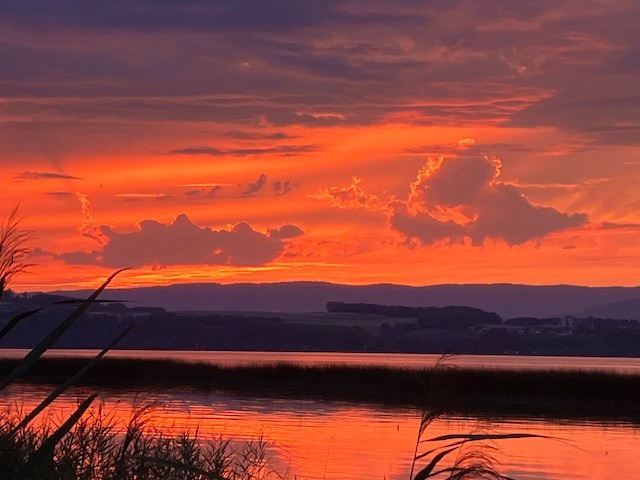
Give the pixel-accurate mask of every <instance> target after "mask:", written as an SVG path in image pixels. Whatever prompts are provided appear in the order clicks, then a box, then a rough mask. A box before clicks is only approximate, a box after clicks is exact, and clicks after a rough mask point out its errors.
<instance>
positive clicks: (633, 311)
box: [576, 298, 640, 320]
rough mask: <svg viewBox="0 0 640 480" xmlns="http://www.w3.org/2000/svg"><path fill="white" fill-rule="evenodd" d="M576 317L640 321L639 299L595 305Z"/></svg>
mask: <svg viewBox="0 0 640 480" xmlns="http://www.w3.org/2000/svg"><path fill="white" fill-rule="evenodd" d="M576 316H577V317H600V318H625V319H629V320H640V298H633V299H631V300H621V301H619V302H611V303H605V304H603V305H596V306H595V307H591V308H588V309H586V310H583V311H581V312H579V313H578V314H577V315H576Z"/></svg>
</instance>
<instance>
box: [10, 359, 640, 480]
mask: <svg viewBox="0 0 640 480" xmlns="http://www.w3.org/2000/svg"><path fill="white" fill-rule="evenodd" d="M5 353H8V352H5ZM67 353H68V352H67ZM87 353H88V352H75V354H81V355H84V354H87ZM131 353H132V352H127V353H126V354H127V355H131ZM54 354H55V355H58V354H59V353H54ZM114 354H115V355H120V354H121V352H114ZM147 355H162V356H163V357H164V356H166V352H162V353H157V352H155V353H149V352H146V353H145V356H147ZM171 355H172V356H174V355H176V356H186V357H189V358H191V359H195V360H202V359H203V357H202V354H201V353H200V352H190V353H183V352H179V353H173V354H171ZM209 355H211V357H207V356H209ZM251 355H253V357H251V361H250V362H249V363H251V364H255V363H257V362H256V359H260V360H263V361H264V362H265V363H273V362H278V361H286V362H293V363H300V362H302V363H305V362H311V363H320V364H331V363H343V362H360V361H362V357H361V356H360V355H352V354H323V355H318V354H285V355H282V354H253V353H252V354H251ZM204 356H205V357H207V358H211V359H212V360H211V361H217V362H222V363H225V364H238V363H237V362H240V363H246V361H247V358H248V355H247V354H246V353H244V352H243V353H241V354H237V353H231V352H224V353H219V352H215V353H213V352H212V353H209V352H207V353H206V354H205V355H204ZM390 357H391V358H390ZM366 358H367V359H370V360H371V359H372V358H371V357H368V356H367V357H366ZM436 358H437V356H419V358H416V357H415V356H406V355H400V356H395V355H394V356H389V355H382V356H375V359H376V360H375V362H373V363H376V362H378V361H380V362H384V364H389V363H390V362H391V363H392V364H396V363H395V362H400V363H398V365H401V366H403V367H404V366H409V367H411V366H424V365H425V363H427V364H432V363H433V362H434V361H435V359H436ZM461 358H463V359H465V360H464V361H465V362H467V361H468V362H470V363H469V364H468V365H471V366H478V365H477V364H473V362H471V358H469V357H466V358H465V357H454V358H453V359H451V360H450V361H451V362H453V363H455V364H456V365H460V364H461V361H460V360H461ZM546 358H547V360H548V357H546ZM213 359H215V360H213ZM298 359H301V360H298ZM499 359H506V360H507V362H506V364H500V365H497V364H495V362H497V363H499V361H498V360H499ZM531 359H532V357H498V358H497V359H494V358H493V357H491V361H490V362H489V363H487V360H488V358H486V357H483V358H482V359H480V360H482V362H481V364H482V365H483V366H490V367H493V368H521V365H520V364H521V363H525V364H526V365H527V366H526V368H533V367H531V363H529V362H531ZM580 360H582V359H557V357H556V358H555V359H553V361H552V362H550V363H549V364H537V366H536V367H535V368H571V369H575V368H606V369H614V370H619V369H622V370H623V371H635V370H634V369H635V368H636V367H633V365H637V361H635V360H627V359H606V360H607V361H606V362H604V363H602V364H597V362H596V363H591V362H592V361H593V360H594V359H589V360H588V361H587V365H588V366H587V367H584V366H583V365H578V364H579V363H580ZM598 360H600V359H598ZM413 361H416V362H417V363H416V364H413V363H411V362H413ZM538 361H539V359H535V360H534V363H535V362H538ZM428 362H431V363H428ZM625 362H628V364H627V363H625ZM371 363H372V362H368V364H371ZM350 364H353V363H350ZM605 364H606V365H605ZM464 365H467V363H464ZM522 368H525V367H522ZM48 391H49V389H47V387H45V386H36V385H29V384H16V385H12V386H11V387H9V389H7V390H6V391H4V392H0V408H2V407H6V406H8V405H12V406H14V407H16V406H17V407H21V408H23V409H24V410H28V409H29V408H32V407H33V406H34V405H35V404H36V403H37V402H38V401H39V400H40V399H42V398H43V397H44V396H45V395H46V393H47V392H48ZM88 392H89V391H88V390H74V391H72V392H69V393H67V394H65V395H64V396H63V397H61V398H59V399H58V400H56V403H55V404H54V405H53V406H52V407H51V408H50V411H49V412H48V415H50V416H52V417H53V418H63V417H64V416H65V415H68V414H70V413H71V412H72V411H73V410H74V408H75V406H76V405H77V403H78V401H79V399H82V398H84V396H86V394H87V393H88ZM99 392H100V399H101V401H102V402H103V403H104V407H105V408H106V409H107V410H110V411H113V412H114V413H115V414H116V415H117V417H118V418H119V419H120V420H121V421H122V422H125V421H126V419H127V418H128V416H129V415H130V414H131V412H132V410H133V409H134V408H135V406H136V405H138V406H139V405H141V404H143V403H148V402H151V403H152V411H151V412H150V415H149V418H150V421H151V422H152V423H153V425H154V426H155V427H157V428H160V429H162V430H165V431H167V432H176V433H177V432H180V431H183V430H189V431H191V432H195V431H196V429H197V430H198V432H199V434H200V436H201V437H203V438H204V437H207V436H218V435H223V436H225V437H231V438H234V439H235V440H237V441H238V442H242V441H247V440H251V439H256V438H258V437H259V436H261V435H262V436H263V437H264V439H265V440H266V441H267V442H268V444H269V445H270V447H269V452H270V455H271V464H272V465H273V467H274V469H276V470H277V471H278V472H279V473H280V474H282V475H283V476H285V477H286V478H288V479H294V478H297V479H299V480H305V479H306V480H319V479H325V480H365V479H367V480H371V479H380V480H382V479H387V480H396V479H398V480H400V479H408V478H409V471H410V468H411V459H412V455H413V451H414V448H415V442H416V435H417V430H418V426H419V422H420V412H419V411H417V410H415V409H397V408H385V407H379V406H372V405H361V404H351V403H345V402H330V401H321V400H291V399H268V398H247V397H242V396H238V395H232V394H228V393H220V392H201V391H195V390H191V389H175V390H166V389H163V390H161V391H155V390H136V389H129V390H109V389H102V390H100V391H99ZM479 432H488V433H510V432H527V433H537V434H541V435H547V436H551V437H554V439H553V440H549V439H514V440H502V441H499V442H497V443H495V444H494V445H493V446H495V447H497V450H496V451H494V452H493V454H494V456H495V457H496V458H497V459H498V460H499V461H500V464H501V472H502V473H503V474H505V475H508V476H511V477H514V478H517V479H529V480H533V479H536V480H542V479H544V480H560V479H616V480H632V479H633V480H637V478H638V472H639V471H640V457H639V456H638V451H640V428H639V426H638V425H635V424H630V423H602V422H574V421H572V422H567V421H564V422H554V421H548V420H544V419H540V418H526V419H522V418H520V419H516V418H492V419H478V418H466V417H465V418H462V417H441V418H439V419H437V420H436V421H435V422H433V423H432V424H431V426H430V427H429V429H428V431H427V436H429V437H433V436H437V435H442V434H452V433H479ZM274 478H275V477H274Z"/></svg>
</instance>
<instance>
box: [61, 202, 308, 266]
mask: <svg viewBox="0 0 640 480" xmlns="http://www.w3.org/2000/svg"><path fill="white" fill-rule="evenodd" d="M100 230H101V233H102V235H103V236H104V237H105V238H106V240H107V242H106V244H105V245H104V247H103V249H102V251H94V252H91V253H85V252H77V251H76V252H68V253H63V254H60V255H59V257H60V258H61V259H62V260H64V261H65V262H67V263H70V264H83V265H86V264H97V265H102V266H105V267H109V268H121V267H141V266H149V265H203V264H206V265H233V266H257V265H264V264H266V263H269V262H271V261H273V260H275V259H276V258H278V256H280V254H281V253H282V251H283V250H284V248H285V243H284V242H283V241H282V239H285V238H292V237H294V236H298V235H300V234H302V231H301V230H300V229H299V228H298V227H296V226H294V225H285V226H284V227H281V228H280V229H275V230H272V231H270V233H269V234H266V235H265V234H263V233H260V232H258V231H256V230H254V229H253V228H252V227H251V226H250V225H249V224H248V223H246V222H241V223H238V224H236V225H235V226H234V227H233V228H231V229H229V230H217V231H216V230H212V229H210V228H208V227H199V226H198V225H195V224H194V223H192V222H191V220H189V218H188V217H187V216H186V215H180V216H178V217H177V218H176V220H175V221H174V222H173V223H171V224H163V223H160V222H157V221H155V220H144V221H143V222H141V223H140V228H139V230H137V231H133V232H128V233H118V232H116V231H114V230H113V229H111V228H110V227H107V226H103V227H101V228H100Z"/></svg>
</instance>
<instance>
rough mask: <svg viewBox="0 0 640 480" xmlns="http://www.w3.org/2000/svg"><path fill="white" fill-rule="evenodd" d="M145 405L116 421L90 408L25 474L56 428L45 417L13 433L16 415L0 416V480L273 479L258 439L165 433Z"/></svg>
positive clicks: (263, 447) (16, 420)
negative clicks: (126, 417) (126, 418)
mask: <svg viewBox="0 0 640 480" xmlns="http://www.w3.org/2000/svg"><path fill="white" fill-rule="evenodd" d="M151 415H152V411H151V410H150V409H149V408H148V407H144V406H143V407H140V408H137V409H135V410H134V411H133V412H132V414H131V415H130V417H129V419H128V421H126V423H125V424H124V425H123V424H122V422H119V421H118V420H117V419H116V416H115V415H114V413H113V412H111V413H110V412H107V411H104V410H103V408H102V407H101V406H99V407H98V408H96V409H92V410H89V411H88V412H87V414H86V415H85V416H83V417H81V418H80V419H78V420H77V421H76V422H74V424H73V427H72V428H71V429H70V430H69V432H68V433H67V434H66V435H65V436H64V437H63V438H62V439H60V440H59V441H58V442H57V443H56V445H55V448H54V451H53V453H52V455H50V456H49V457H47V458H46V459H43V460H42V461H40V462H39V463H38V466H37V468H35V469H33V470H32V471H31V472H30V473H29V475H28V476H22V475H24V468H25V465H27V464H28V463H29V461H30V459H32V458H34V456H35V455H36V454H37V452H39V451H41V450H42V448H43V445H44V444H45V442H46V441H47V439H49V438H50V437H51V432H52V431H55V430H56V429H57V428H58V426H57V425H53V424H52V423H51V422H50V421H47V422H43V424H41V425H38V426H37V427H33V426H30V427H29V428H26V429H20V433H19V434H18V435H16V434H12V432H13V431H15V430H16V424H17V423H18V422H20V421H21V420H20V416H19V415H17V414H16V413H15V412H14V413H10V412H4V413H3V414H2V415H0V465H2V468H1V469H0V480H14V479H15V478H21V479H27V478H28V479H34V480H71V479H73V480H77V479H86V480H130V479H136V480H159V479H163V480H165V479H166V480H211V479H215V480H267V479H272V478H273V479H275V478H280V477H279V476H277V475H276V474H275V472H274V471H273V470H272V469H271V468H270V466H269V457H268V455H267V449H268V447H269V445H268V443H267V442H266V441H264V439H262V438H258V439H256V440H253V441H249V442H242V443H238V444H237V445H236V444H234V443H233V442H232V441H231V439H228V438H227V439H225V438H222V437H213V438H201V437H200V436H199V434H198V433H195V434H191V435H190V434H187V433H177V434H166V433H164V432H163V431H160V430H158V429H156V428H155V427H153V425H152V421H151V420H152V417H151Z"/></svg>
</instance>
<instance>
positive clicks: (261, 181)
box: [242, 173, 267, 196]
mask: <svg viewBox="0 0 640 480" xmlns="http://www.w3.org/2000/svg"><path fill="white" fill-rule="evenodd" d="M266 183H267V176H266V175H265V174H264V173H261V174H260V177H259V178H258V180H256V181H255V182H254V183H250V184H249V187H248V188H247V189H246V190H245V191H244V192H243V193H242V195H243V196H250V195H253V194H255V193H258V192H259V191H260V190H262V189H263V188H264V186H265V184H266Z"/></svg>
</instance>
